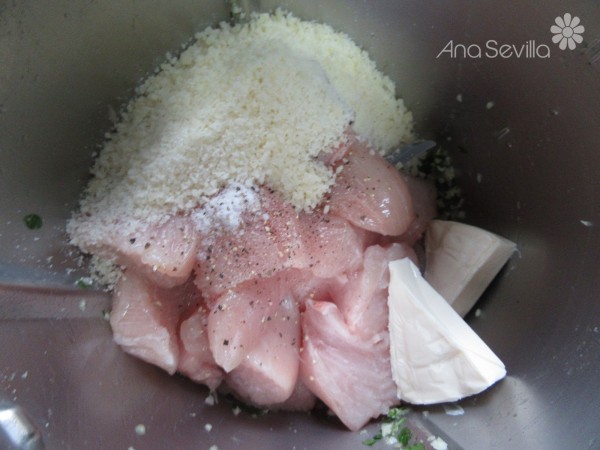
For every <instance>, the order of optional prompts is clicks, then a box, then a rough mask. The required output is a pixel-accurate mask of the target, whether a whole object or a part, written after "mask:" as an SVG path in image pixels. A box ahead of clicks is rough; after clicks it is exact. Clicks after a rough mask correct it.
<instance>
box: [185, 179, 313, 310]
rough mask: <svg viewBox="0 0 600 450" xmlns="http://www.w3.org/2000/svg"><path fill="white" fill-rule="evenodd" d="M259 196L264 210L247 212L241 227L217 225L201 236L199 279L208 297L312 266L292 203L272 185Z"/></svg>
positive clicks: (197, 273) (262, 190) (260, 192)
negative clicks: (292, 270) (285, 199)
mask: <svg viewBox="0 0 600 450" xmlns="http://www.w3.org/2000/svg"><path fill="white" fill-rule="evenodd" d="M259 196H260V203H261V208H260V211H249V212H244V213H243V214H242V221H243V223H242V224H241V226H240V228H239V229H237V230H232V231H228V230H224V231H222V232H219V231H218V230H215V231H214V232H213V233H211V235H208V236H204V238H203V239H202V242H201V244H200V249H199V252H198V255H197V263H196V266H195V271H196V281H195V282H196V285H197V286H198V288H199V289H200V290H201V292H202V293H203V295H205V296H206V297H207V298H209V299H211V298H214V297H215V296H218V295H220V294H222V293H224V292H226V291H227V290H228V289H231V288H233V287H235V286H236V285H238V284H239V283H242V282H244V281H246V280H250V279H255V278H268V277H271V276H273V275H274V274H276V273H277V272H279V271H281V270H284V269H287V268H303V267H307V266H308V261H307V255H306V252H305V249H304V246H303V243H302V240H301V230H300V223H299V221H298V214H297V213H296V211H295V210H294V208H293V207H292V206H291V205H289V204H285V203H284V202H283V200H282V199H281V198H280V197H279V196H278V195H277V194H276V193H274V192H272V191H269V190H268V189H260V191H259Z"/></svg>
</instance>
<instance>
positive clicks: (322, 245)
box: [300, 212, 369, 278]
mask: <svg viewBox="0 0 600 450" xmlns="http://www.w3.org/2000/svg"><path fill="white" fill-rule="evenodd" d="M300 222H301V225H302V242H303V245H304V248H305V249H306V253H307V255H308V268H309V269H310V270H311V271H312V273H313V275H314V276H316V277H319V278H330V277H335V276H337V275H340V274H341V273H343V272H347V271H351V270H355V269H356V268H358V267H359V266H360V263H361V261H362V254H363V251H364V249H365V248H366V245H365V244H366V241H367V239H368V237H369V234H368V233H364V232H362V230H360V231H359V230H357V229H356V228H355V227H353V226H352V225H351V224H350V223H349V222H348V221H347V220H346V219H343V218H340V217H336V216H333V215H328V214H318V212H314V213H312V214H306V213H302V214H301V215H300Z"/></svg>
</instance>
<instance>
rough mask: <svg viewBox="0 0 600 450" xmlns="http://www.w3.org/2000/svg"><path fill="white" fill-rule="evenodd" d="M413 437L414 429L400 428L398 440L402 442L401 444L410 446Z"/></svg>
mask: <svg viewBox="0 0 600 450" xmlns="http://www.w3.org/2000/svg"><path fill="white" fill-rule="evenodd" d="M411 438H412V431H410V428H408V427H404V428H402V429H401V430H400V433H399V434H398V442H400V444H401V445H402V446H403V447H407V446H408V443H409V442H410V440H411Z"/></svg>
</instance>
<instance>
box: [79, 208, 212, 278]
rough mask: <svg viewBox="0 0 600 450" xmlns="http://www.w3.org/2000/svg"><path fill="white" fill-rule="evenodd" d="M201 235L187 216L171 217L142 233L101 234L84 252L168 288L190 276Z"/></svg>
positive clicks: (145, 227) (145, 228) (117, 231)
mask: <svg viewBox="0 0 600 450" xmlns="http://www.w3.org/2000/svg"><path fill="white" fill-rule="evenodd" d="M199 239H200V236H199V235H198V233H197V232H196V230H195V226H194V224H193V222H192V220H191V219H190V217H188V216H171V217H170V218H169V219H167V221H166V222H164V223H163V224H161V225H147V226H144V227H143V228H142V230H141V231H139V232H136V233H133V234H129V235H122V234H120V232H119V228H118V227H117V226H115V230H114V234H111V235H104V236H103V237H102V238H101V239H100V240H99V241H97V242H95V243H94V245H93V246H92V247H91V248H89V249H86V250H89V251H91V252H92V253H94V254H96V255H98V256H101V257H103V258H107V259H111V260H115V261H116V263H117V264H119V265H121V266H125V267H128V268H131V269H133V270H135V271H136V272H137V273H139V274H141V275H143V276H144V277H145V278H146V279H148V280H150V281H151V282H152V283H154V284H156V285H159V286H161V287H165V288H170V287H174V286H178V285H181V284H183V283H185V281H187V279H188V278H189V277H190V274H191V272H192V269H193V267H194V263H195V261H196V252H197V249H198V244H199Z"/></svg>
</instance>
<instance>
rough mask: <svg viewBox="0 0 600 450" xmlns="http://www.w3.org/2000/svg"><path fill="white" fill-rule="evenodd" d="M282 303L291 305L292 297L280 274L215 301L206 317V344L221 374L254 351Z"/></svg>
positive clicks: (253, 282)
mask: <svg viewBox="0 0 600 450" xmlns="http://www.w3.org/2000/svg"><path fill="white" fill-rule="evenodd" d="M286 301H293V296H292V293H291V289H290V287H289V282H288V281H287V279H286V277H285V276H284V275H283V274H279V275H276V276H274V277H272V278H262V279H258V278H257V279H253V280H250V281H246V282H244V283H242V284H240V285H238V286H236V288H235V289H231V290H229V291H227V292H226V293H225V294H223V295H222V296H221V297H219V298H218V299H216V301H215V302H214V303H213V304H212V309H211V312H210V314H209V317H208V340H209V343H210V348H211V351H212V354H213V357H214V358H215V361H216V362H217V364H218V365H219V366H221V367H222V368H223V369H224V370H225V372H231V371H232V370H233V369H235V368H236V367H237V366H238V365H239V364H240V363H241V362H242V361H243V360H244V358H246V355H248V354H249V353H250V352H251V351H252V350H254V348H255V347H256V345H257V344H258V343H259V342H260V340H261V339H262V337H263V334H264V333H265V330H267V329H268V324H269V322H270V321H272V320H273V318H274V317H275V314H276V312H277V310H278V308H280V304H281V303H282V302H286Z"/></svg>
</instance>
